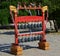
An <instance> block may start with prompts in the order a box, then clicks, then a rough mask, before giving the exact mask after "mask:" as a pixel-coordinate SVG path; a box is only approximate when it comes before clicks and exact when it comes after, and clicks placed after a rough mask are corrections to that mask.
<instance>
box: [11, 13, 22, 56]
mask: <svg viewBox="0 0 60 56" xmlns="http://www.w3.org/2000/svg"><path fill="white" fill-rule="evenodd" d="M15 19H17V12H15V14H14V18H13V20H14V26H15V43H13V44H12V46H11V53H12V54H14V55H21V54H22V50H23V49H22V47H20V46H19V43H18V28H17V22H16V20H15Z"/></svg>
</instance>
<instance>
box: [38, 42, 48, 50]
mask: <svg viewBox="0 0 60 56" xmlns="http://www.w3.org/2000/svg"><path fill="white" fill-rule="evenodd" d="M38 45H39V46H38V48H39V49H42V50H49V43H48V42H47V41H41V42H39V43H38Z"/></svg>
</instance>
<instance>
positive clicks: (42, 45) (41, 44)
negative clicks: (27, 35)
mask: <svg viewBox="0 0 60 56" xmlns="http://www.w3.org/2000/svg"><path fill="white" fill-rule="evenodd" d="M44 20H45V19H44V12H43V21H42V31H43V34H42V38H41V40H40V42H39V43H38V45H39V48H40V49H43V50H47V49H49V43H48V42H47V41H46V36H45V30H46V25H45V21H44Z"/></svg>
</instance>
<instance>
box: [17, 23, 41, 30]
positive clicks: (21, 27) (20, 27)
mask: <svg viewBox="0 0 60 56" xmlns="http://www.w3.org/2000/svg"><path fill="white" fill-rule="evenodd" d="M41 27H42V24H41V23H29V24H27V23H23V24H19V25H18V28H19V29H27V28H41Z"/></svg>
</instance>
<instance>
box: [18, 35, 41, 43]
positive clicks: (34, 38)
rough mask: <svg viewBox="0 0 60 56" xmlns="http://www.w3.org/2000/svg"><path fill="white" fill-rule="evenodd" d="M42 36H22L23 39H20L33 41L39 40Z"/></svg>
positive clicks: (20, 40) (20, 41) (21, 40)
mask: <svg viewBox="0 0 60 56" xmlns="http://www.w3.org/2000/svg"><path fill="white" fill-rule="evenodd" d="M41 38H42V36H41V35H38V36H34V37H32V36H30V37H22V38H21V39H19V43H22V42H31V41H37V40H41Z"/></svg>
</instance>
